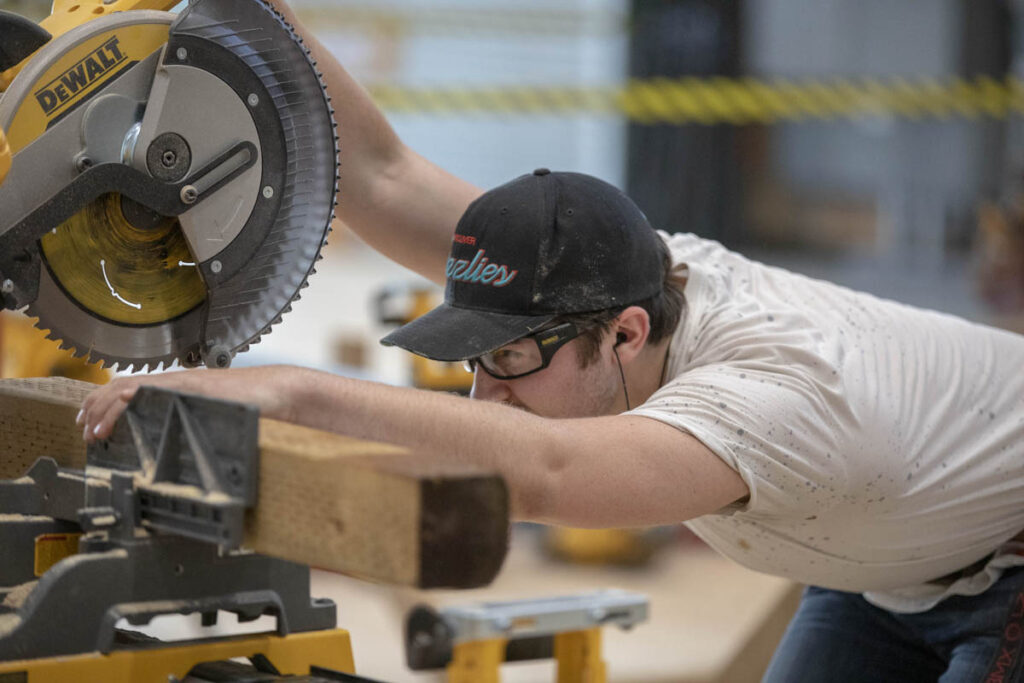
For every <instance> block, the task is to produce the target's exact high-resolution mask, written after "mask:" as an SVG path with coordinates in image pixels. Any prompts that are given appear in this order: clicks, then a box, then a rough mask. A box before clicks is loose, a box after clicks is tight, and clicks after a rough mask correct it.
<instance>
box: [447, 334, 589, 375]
mask: <svg viewBox="0 0 1024 683" xmlns="http://www.w3.org/2000/svg"><path fill="white" fill-rule="evenodd" d="M582 332H583V330H580V329H577V328H576V325H575V324H573V323H562V324H561V325H555V326H554V327H549V328H548V329H546V330H541V331H539V332H534V333H532V334H528V335H525V336H523V337H520V338H519V339H514V340H512V341H511V342H509V344H512V343H514V342H517V341H521V340H523V339H533V341H534V342H535V343H536V344H537V350H538V351H540V360H541V364H540V367H537V368H534V369H533V370H528V371H527V372H521V373H519V374H518V375H498V374H495V373H493V372H491V371H490V370H489V369H487V366H486V365H484V364H483V363H482V362H481V361H480V358H481V357H480V356H476V357H475V358H467V359H466V360H465V361H463V363H465V365H466V369H467V370H469V371H470V372H475V371H476V369H477V367H480V369H482V370H483V371H484V372H486V373H487V374H488V375H490V376H491V377H493V378H494V379H519V378H520V377H526V376H527V375H532V374H533V373H535V372H540V371H541V370H543V369H544V368H546V367H547V366H548V365H550V364H551V359H552V358H554V356H555V353H556V352H557V351H558V349H560V348H562V347H563V346H565V345H566V344H568V343H569V342H571V341H572V340H573V339H575V338H576V337H578V336H580V334H581V333H582ZM506 346H507V344H506ZM499 348H500V347H499ZM497 350H498V349H495V351H497Z"/></svg>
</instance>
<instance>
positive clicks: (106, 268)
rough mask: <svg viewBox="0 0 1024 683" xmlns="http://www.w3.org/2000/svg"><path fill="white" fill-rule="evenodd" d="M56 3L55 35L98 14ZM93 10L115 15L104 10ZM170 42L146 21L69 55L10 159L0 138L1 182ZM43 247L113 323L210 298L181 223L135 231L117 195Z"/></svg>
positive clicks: (65, 278)
mask: <svg viewBox="0 0 1024 683" xmlns="http://www.w3.org/2000/svg"><path fill="white" fill-rule="evenodd" d="M58 4H59V5H62V7H61V8H60V11H59V13H57V14H55V15H54V16H53V17H51V20H53V19H54V18H56V17H58V16H59V17H62V19H61V21H60V22H59V25H51V26H49V28H50V29H51V31H56V32H57V33H63V32H65V31H66V30H68V29H69V28H72V27H73V24H71V22H72V21H73V20H76V19H81V20H87V19H90V18H95V17H96V16H97V13H95V12H94V10H93V8H92V7H91V4H90V3H80V4H78V5H76V4H74V3H58ZM116 4H117V5H125V4H130V5H132V6H131V7H128V8H129V9H132V8H134V7H135V6H141V7H153V6H154V4H156V5H161V4H163V5H171V4H172V3H167V2H164V3H154V2H143V3H126V2H125V0H121V2H118V3H116ZM72 8H74V9H73V10H72ZM95 9H97V10H101V12H100V13H102V12H105V11H107V8H106V6H103V5H102V4H96V7H95ZM55 10H57V7H56V6H55ZM45 25H46V22H44V26H45ZM166 42H167V25H166V24H139V25H135V26H129V27H120V28H117V29H112V30H110V31H107V32H104V33H101V34H99V35H97V36H94V37H93V38H92V39H91V40H89V41H87V42H85V43H83V44H82V45H79V46H77V47H76V48H75V49H74V50H71V51H69V52H68V53H67V54H65V55H63V56H62V58H61V59H60V60H58V61H56V62H55V63H54V64H53V65H52V66H51V67H50V68H49V69H47V71H46V72H45V73H44V74H43V75H42V76H41V77H40V78H39V79H38V80H37V81H36V82H35V84H33V86H32V91H33V92H34V93H37V96H36V101H35V102H34V103H32V104H30V105H28V106H23V107H22V108H21V109H20V110H19V111H18V113H17V115H16V116H15V117H14V119H13V120H12V121H11V124H10V127H9V133H8V135H9V138H10V147H11V150H9V151H8V153H7V156H6V157H5V155H4V148H5V147H6V145H4V144H3V141H2V136H0V178H2V175H3V173H4V159H5V158H7V159H8V164H9V156H10V154H11V153H12V152H13V153H17V152H18V151H19V150H21V149H23V148H24V147H25V146H27V145H28V144H29V143H31V142H32V141H34V140H35V139H36V138H38V137H39V136H40V135H42V134H43V133H44V132H45V131H46V130H47V127H48V126H49V125H51V124H52V123H53V122H55V121H56V120H58V119H59V117H60V116H61V115H62V114H63V113H64V112H65V111H67V110H68V109H69V108H71V107H73V106H74V105H75V104H76V102H78V101H79V100H81V99H82V98H84V97H86V96H87V95H88V94H89V93H91V92H93V91H94V90H95V89H97V88H101V87H102V86H103V85H104V84H105V83H106V82H107V81H108V80H109V79H110V78H112V77H114V76H115V75H116V74H117V71H118V69H119V67H120V65H122V64H124V65H130V64H132V63H134V62H138V61H141V60H142V59H145V58H146V57H148V56H149V55H151V54H152V53H153V52H154V51H156V50H158V49H160V47H161V46H163V45H164V44H165V43H166ZM12 71H15V70H12ZM41 93H47V95H42V94H41ZM40 245H41V248H42V254H43V258H44V260H45V261H46V263H47V265H48V267H49V269H50V271H51V273H52V274H53V277H54V279H55V280H56V281H57V283H58V284H59V285H60V286H61V288H62V289H63V290H64V292H65V293H66V294H67V295H68V296H69V297H70V298H71V299H73V300H75V301H76V302H77V303H78V304H79V305H80V306H82V307H83V308H85V309H86V310H88V311H89V312H91V313H92V314H94V315H96V316H97V317H100V318H104V319H106V320H110V321H113V322H116V323H122V324H128V325H152V324H155V323H160V322H164V321H168V320H173V319H174V318H176V317H178V316H180V315H181V314H183V313H186V312H188V311H190V310H191V309H193V308H195V307H196V306H197V305H199V304H200V303H202V301H203V300H204V298H205V296H206V290H205V287H204V285H203V281H202V278H201V277H200V276H199V271H198V269H197V268H196V267H195V264H194V262H193V261H194V259H193V258H192V255H191V253H190V251H189V249H188V245H187V244H186V242H185V237H184V234H183V233H182V232H181V226H180V224H179V223H178V221H177V220H175V219H170V218H168V219H165V220H162V221H160V222H159V223H158V224H157V225H156V226H154V227H146V228H137V227H135V226H133V225H132V224H131V223H130V222H129V221H128V220H127V219H126V218H125V216H124V214H123V212H122V210H121V197H120V195H117V194H109V195H105V196H103V197H100V198H99V199H97V200H96V201H94V202H92V203H91V204H89V205H88V206H86V207H85V208H84V209H82V210H81V211H79V212H78V213H76V214H75V215H74V216H72V217H71V218H70V219H68V220H67V221H65V222H64V223H63V224H62V225H61V226H59V227H58V228H57V229H55V230H54V231H52V232H51V233H49V234H47V235H46V236H44V237H43V238H42V240H40Z"/></svg>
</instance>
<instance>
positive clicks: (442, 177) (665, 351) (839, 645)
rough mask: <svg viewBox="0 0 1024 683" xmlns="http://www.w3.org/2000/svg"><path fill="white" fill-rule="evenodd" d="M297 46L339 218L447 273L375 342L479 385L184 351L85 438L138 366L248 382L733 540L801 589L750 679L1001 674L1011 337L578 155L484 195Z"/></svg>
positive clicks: (603, 511)
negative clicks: (642, 203)
mask: <svg viewBox="0 0 1024 683" xmlns="http://www.w3.org/2000/svg"><path fill="white" fill-rule="evenodd" d="M280 9H281V10H282V11H283V12H284V13H285V15H286V17H288V18H289V20H291V21H293V23H294V18H293V17H291V16H290V13H289V10H288V8H287V7H285V6H283V5H282V6H280ZM311 43H312V48H313V50H314V52H315V53H316V54H317V56H318V58H319V62H320V64H321V66H323V67H325V78H326V81H327V84H328V87H329V89H330V90H331V92H332V96H333V98H334V101H335V102H342V103H345V104H344V105H343V106H341V107H339V110H338V112H337V115H338V118H339V126H338V129H339V132H340V134H341V136H342V139H341V141H340V147H341V149H342V150H343V159H342V163H343V166H344V168H345V173H343V174H342V178H343V180H342V188H341V199H342V201H341V204H340V207H341V218H342V219H343V220H344V221H345V223H346V224H347V225H348V226H350V227H351V228H353V229H354V230H356V231H357V232H358V233H359V234H360V235H361V236H362V237H363V238H364V239H365V240H366V241H368V242H369V243H370V244H372V245H373V246H375V247H376V248H378V249H380V250H381V251H383V252H384V253H386V254H388V255H389V256H391V257H392V258H394V259H395V260H397V261H399V262H400V263H403V264H405V265H407V266H409V267H410V268H413V269H414V270H417V271H418V272H420V273H423V274H424V275H427V276H428V277H432V278H433V279H434V280H436V281H439V282H441V281H444V282H446V287H447V288H446V301H445V303H444V304H443V305H442V306H441V307H439V308H438V309H437V310H435V311H433V312H431V313H430V314H428V315H427V316H425V317H424V318H422V319H420V320H418V321H414V322H413V323H411V324H410V325H408V326H406V327H403V328H401V329H399V330H398V331H396V332H395V333H393V334H392V335H389V337H388V338H386V339H385V342H386V343H392V344H397V345H400V346H403V347H405V348H408V349H410V350H412V351H414V352H416V353H420V354H422V355H426V356H429V357H433V358H439V359H445V360H467V361H468V363H469V365H470V367H471V368H472V369H473V371H474V373H475V375H474V385H473V391H472V397H473V398H476V399H484V400H482V401H481V400H477V401H470V400H466V399H463V398H459V397H456V396H451V395H443V394H435V393H430V392H424V391H418V390H413V389H406V388H398V387H389V386H383V385H378V384H374V383H369V382H362V381H358V380H352V379H348V378H342V377H335V376H331V375H328V374H325V373H319V372H315V371H311V370H307V369H301V368H289V367H262V368H248V369H238V370H227V371H191V372H184V373H172V374H168V375H160V376H154V377H141V378H128V379H118V380H116V381H114V382H113V383H111V384H110V385H109V386H108V387H105V388H102V389H100V390H98V391H97V392H95V393H94V394H93V395H92V396H90V397H89V398H88V399H87V401H86V402H85V405H84V406H83V411H82V414H81V416H80V421H81V423H82V425H83V428H84V434H85V437H86V438H87V439H96V438H104V437H106V436H108V435H109V433H110V430H111V428H112V426H113V423H114V421H115V420H116V418H117V416H118V415H119V414H120V413H121V412H122V411H123V409H124V406H125V403H126V401H127V400H129V399H130V397H131V395H132V394H133V392H134V391H135V389H136V388H137V387H138V386H139V385H140V384H160V385H164V386H173V387H174V388H177V389H180V390H183V391H193V392H198V393H205V394H209V395H213V396H219V397H223V398H229V399H236V400H244V401H247V402H249V403H255V404H257V405H258V406H259V407H260V409H261V411H262V412H263V414H264V415H266V416H269V417H275V418H278V419H284V420H289V421H293V422H298V423H301V424H304V425H308V426H312V427H318V428H321V429H328V430H333V431H337V432H340V433H344V434H349V435H353V436H358V437H363V438H368V439H374V440H379V441H387V442H390V443H396V444H400V445H404V446H410V447H413V448H415V449H417V451H419V452H421V453H423V454H424V457H444V458H449V459H457V460H460V461H463V462H470V463H475V464H479V465H481V466H483V467H485V468H488V469H493V470H497V471H499V472H501V473H502V474H503V475H504V477H505V478H506V480H507V481H508V484H509V489H510V493H511V497H512V506H513V515H514V516H515V517H516V518H517V519H524V520H532V521H540V522H550V523H559V524H566V525H573V526H592V527H605V526H616V527H621V526H633V525H638V526H639V525H654V524H668V523H677V522H683V521H687V520H689V524H690V526H691V528H692V529H693V530H694V531H695V532H696V533H698V534H699V535H700V536H701V537H702V538H704V539H705V540H706V541H707V542H708V543H709V544H710V545H711V546H712V547H714V548H716V549H717V550H718V551H720V552H722V553H723V554H725V555H727V556H729V557H731V558H733V559H735V560H737V561H738V562H741V563H743V564H745V565H747V566H749V567H752V568H754V569H757V570H760V571H765V572H769V573H773V574H778V575H782V576H787V577H790V578H792V579H794V580H796V581H800V582H802V583H807V584H809V585H812V586H819V587H820V588H813V589H809V590H808V592H807V593H806V595H805V598H804V600H803V603H802V605H801V609H800V611H799V612H798V614H797V617H796V618H795V619H794V622H793V624H792V625H791V627H790V630H789V632H788V635H787V637H786V639H785V640H784V641H783V644H782V645H781V646H780V649H779V652H778V653H777V654H776V657H775V659H774V660H773V663H772V665H771V668H770V669H769V671H768V673H767V674H766V680H769V681H772V682H773V683H774V682H791V681H819V680H828V681H890V680H891V681H901V682H902V681H937V680H939V679H940V677H942V680H943V681H947V680H948V681H988V680H1003V681H1005V680H1018V678H1019V677H1020V676H1021V674H1020V670H1021V668H1022V667H1024V657H1022V656H1021V654H1020V652H1019V650H1020V644H1021V642H1024V641H1020V640H1018V639H1015V634H1016V635H1017V636H1022V637H1024V608H1022V609H1021V610H1020V611H1018V609H1017V608H1018V607H1019V606H1021V605H1024V570H1018V569H1015V567H1017V566H1018V565H1021V564H1024V557H1021V556H1020V555H1018V554H1016V553H1017V551H1018V550H1020V549H1021V545H1020V544H1017V543H1016V542H1014V541H1013V540H1012V539H1013V537H1014V536H1015V535H1016V534H1018V533H1019V532H1020V531H1021V530H1022V529H1024V505H1022V504H1021V501H1022V500H1024V457H1022V455H1024V439H1022V436H1024V392H1022V389H1024V378H1022V377H1021V373H1020V368H1021V367H1024V339H1022V338H1020V337H1018V336H1015V335H1011V334H1008V333H1004V332H1000V331H997V330H993V329H989V328H985V327H981V326H977V325H972V324H969V323H966V322H964V321H961V320H958V319H955V318H952V317H949V316H944V315H940V314H936V313H931V312H926V311H921V310H917V309H912V308H909V307H905V306H901V305H898V304H894V303H891V302H884V301H880V300H877V299H875V298H873V297H870V296H868V295H864V294H858V293H855V292H852V291H849V290H846V289H843V288H840V287H836V286H834V285H830V284H827V283H823V282H818V281H813V280H810V279H808V278H803V277H801V276H798V275H793V274H791V273H787V272H785V271H782V270H779V269H775V268H770V267H766V266H763V265H761V264H757V263H753V262H750V261H748V260H746V259H744V258H743V257H741V256H739V255H737V254H734V253H731V252H729V251H727V250H726V249H724V248H723V247H722V246H721V245H718V244H717V243H714V242H710V241H706V240H702V239H699V238H697V237H695V236H693V235H677V236H673V237H668V236H667V235H659V234H658V233H655V232H654V230H653V229H652V228H651V226H650V225H649V224H648V223H647V221H646V219H645V218H644V216H643V215H642V213H640V211H639V210H638V209H637V208H636V207H635V206H634V205H633V203H632V202H631V201H629V199H628V198H626V197H625V196H624V195H622V194H621V193H620V192H619V191H617V190H615V189H614V188H612V187H610V186H608V185H607V184H605V183H602V182H601V181H598V180H596V179H594V178H590V177H588V176H582V175H578V174H571V173H551V172H549V171H547V170H546V169H538V170H536V171H534V172H533V173H530V174H526V175H524V176H522V177H520V178H517V179H515V180H513V181H511V182H510V183H507V184H506V185H503V186H501V187H499V188H496V189H494V190H492V191H490V192H488V193H483V194H481V193H480V191H479V190H477V189H476V188H473V187H472V186H470V185H468V184H466V183H464V182H462V181H460V180H458V179H456V178H453V177H452V176H449V175H447V174H445V173H444V172H443V171H441V170H440V169H438V168H436V167H435V166H433V165H431V164H429V163H428V162H426V161H425V160H423V159H422V158H420V157H418V156H417V155H415V154H414V153H412V152H411V151H410V150H408V148H406V147H405V146H404V145H402V144H401V142H400V141H399V140H398V139H397V138H396V137H395V135H394V133H393V132H392V131H391V129H390V127H389V126H388V125H387V123H386V121H385V120H384V119H383V117H382V116H381V115H380V113H379V112H378V111H377V110H376V108H375V107H374V106H373V105H372V103H371V102H370V101H369V100H368V98H367V97H366V96H365V94H364V93H363V92H362V91H361V90H360V89H359V87H358V86H357V85H356V84H355V83H354V82H352V81H351V79H350V78H349V77H348V76H347V74H345V72H344V71H343V70H342V68H341V67H340V66H339V65H338V64H337V63H336V62H335V61H334V60H333V59H331V58H330V56H329V55H328V54H327V53H326V52H325V51H324V50H323V49H322V48H321V47H319V46H318V45H316V43H315V41H313V40H311ZM453 227H454V231H453ZM993 677H995V678H993Z"/></svg>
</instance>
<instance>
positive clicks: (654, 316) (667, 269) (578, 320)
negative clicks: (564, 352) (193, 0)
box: [556, 240, 686, 368]
mask: <svg viewBox="0 0 1024 683" xmlns="http://www.w3.org/2000/svg"><path fill="white" fill-rule="evenodd" d="M658 248H659V250H660V251H661V266H662V285H661V291H660V292H658V293H657V294H655V295H654V296H652V297H648V298H647V299H643V300H641V301H635V302H633V303H631V304H628V305H626V306H619V307H617V308H609V309H605V310H603V311H592V312H588V313H568V314H565V315H561V316H559V317H558V318H557V319H556V322H557V323H558V324H561V323H573V324H574V325H576V328H577V329H579V330H582V331H581V332H580V336H579V340H580V343H579V344H578V346H577V356H578V357H579V362H580V367H581V368H585V367H587V366H588V365H590V364H591V363H593V362H594V361H595V360H597V356H598V350H599V349H600V348H601V339H602V338H603V337H604V335H605V333H606V332H607V331H608V329H609V328H610V327H611V324H612V321H613V320H615V318H616V317H617V316H618V315H619V313H622V312H623V311H624V310H626V309H627V308H629V307H630V306H639V307H640V308H642V309H644V310H645V311H647V315H648V317H649V318H650V321H651V332H650V334H649V335H648V337H647V343H648V344H657V343H658V342H660V341H661V340H663V339H665V338H666V337H669V336H671V335H672V333H674V332H675V329H676V327H678V326H679V321H680V320H681V319H682V317H683V310H684V309H685V307H686V298H685V297H684V295H683V288H682V287H681V286H680V283H679V282H678V281H677V280H676V279H675V278H674V277H672V255H671V254H670V253H669V250H668V246H667V245H666V244H665V243H664V242H662V241H661V240H658Z"/></svg>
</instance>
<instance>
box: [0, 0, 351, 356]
mask: <svg viewBox="0 0 1024 683" xmlns="http://www.w3.org/2000/svg"><path fill="white" fill-rule="evenodd" d="M175 4H176V3H175V2H174V0H114V1H113V2H104V1H103V0H56V1H55V3H54V11H53V14H52V15H51V16H50V17H49V18H48V19H46V20H44V21H43V22H42V23H41V24H35V23H33V22H29V21H27V20H25V19H23V18H21V17H19V16H17V15H14V14H11V13H8V12H0V70H5V71H3V73H2V74H0V88H3V93H2V95H0V301H2V305H3V307H4V308H8V309H24V310H25V312H26V313H27V314H28V315H30V316H32V317H34V318H36V319H37V322H36V324H37V325H38V326H39V327H41V328H43V329H46V330H49V332H50V336H51V337H52V338H54V339H59V340H60V341H61V342H62V345H63V346H64V347H66V348H70V349H73V350H74V352H75V354H76V355H79V356H87V357H88V358H89V359H90V360H92V361H102V362H103V363H104V364H105V365H115V364H116V365H117V366H118V367H119V368H120V369H131V370H134V371H139V370H143V369H156V368H159V367H162V366H167V365H170V364H172V363H174V362H175V361H178V362H179V363H181V364H183V365H188V366H192V365H198V364H206V365H208V366H211V367H225V366H227V365H229V364H230V363H231V359H232V357H233V356H234V354H236V353H238V352H240V351H244V350H245V349H247V348H248V347H249V345H251V344H254V343H256V342H257V341H259V339H260V336H261V335H262V334H265V333H266V332H268V331H269V329H270V327H271V326H272V325H274V324H275V323H277V322H278V321H279V320H280V317H281V315H282V314H284V313H286V312H287V311H288V310H289V308H290V305H291V303H292V302H293V301H294V300H295V299H297V298H298V294H299V290H300V289H301V288H302V287H304V286H305V283H306V280H307V278H308V276H309V275H310V274H311V273H312V272H313V269H314V264H315V262H316V261H317V260H318V258H319V253H320V249H321V247H322V246H323V244H324V241H325V238H326V235H327V232H328V231H329V229H330V223H331V220H332V218H333V208H334V201H335V194H336V191H337V179H338V176H337V158H338V154H337V138H336V135H335V130H334V120H333V116H332V109H331V106H330V102H329V98H328V97H327V95H326V93H325V90H324V86H323V82H322V80H321V78H320V75H319V73H318V71H317V70H316V67H315V65H314V63H313V61H312V60H311V58H310V56H309V52H308V50H307V48H306V47H305V46H304V45H303V43H302V40H301V39H300V38H299V36H298V35H297V34H296V33H295V32H294V31H293V30H292V28H291V27H290V26H289V25H288V24H287V23H286V22H285V21H283V20H282V18H281V17H280V15H279V14H277V13H276V12H275V11H274V10H273V8H272V7H270V6H269V5H267V4H265V3H263V2H261V1H260V0H196V1H194V2H191V3H190V4H189V5H188V6H187V8H185V9H184V10H182V11H181V12H180V13H179V14H172V13H169V12H166V11H160V10H165V9H169V8H170V7H172V6H173V5H175Z"/></svg>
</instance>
